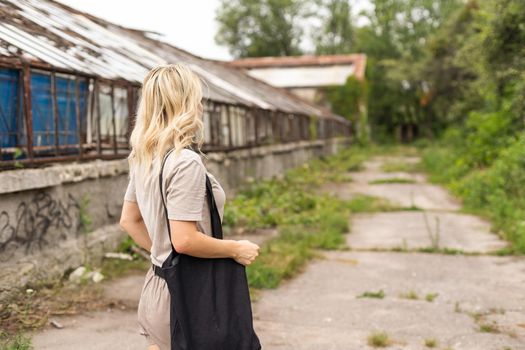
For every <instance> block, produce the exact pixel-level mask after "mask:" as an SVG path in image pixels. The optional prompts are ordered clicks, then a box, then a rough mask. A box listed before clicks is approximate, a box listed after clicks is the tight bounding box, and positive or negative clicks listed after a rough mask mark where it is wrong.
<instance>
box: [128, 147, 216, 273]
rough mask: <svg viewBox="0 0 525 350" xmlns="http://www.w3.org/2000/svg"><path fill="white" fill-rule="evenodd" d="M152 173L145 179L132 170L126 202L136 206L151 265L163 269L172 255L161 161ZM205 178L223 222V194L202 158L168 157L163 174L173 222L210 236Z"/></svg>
mask: <svg viewBox="0 0 525 350" xmlns="http://www.w3.org/2000/svg"><path fill="white" fill-rule="evenodd" d="M152 169H153V170H152V171H151V172H150V173H148V174H145V175H142V174H141V173H140V172H139V171H138V169H135V168H132V169H130V181H129V185H128V188H127V190H126V194H125V196H124V198H125V199H126V200H129V201H133V202H137V204H138V206H139V208H140V212H141V214H142V216H143V219H144V223H145V225H146V228H147V230H148V233H149V235H150V238H151V242H152V247H151V262H152V263H153V264H155V265H157V266H162V262H163V261H164V260H165V259H166V257H167V256H168V255H169V253H170V252H171V242H170V240H169V236H168V229H167V222H166V216H165V213H164V208H163V206H162V198H161V193H160V188H159V169H160V159H158V158H155V159H154V160H153V163H152ZM206 174H208V177H209V178H210V181H211V183H212V187H213V195H214V197H215V201H216V203H217V208H218V209H219V214H220V216H221V219H222V216H223V209H224V202H225V194H224V190H223V189H222V187H221V185H220V184H219V182H218V181H217V180H216V179H215V177H214V176H213V175H211V174H210V173H207V171H206V168H205V167H204V164H203V163H202V160H201V158H200V156H199V155H198V154H197V153H196V152H194V151H192V150H189V149H183V150H181V152H180V153H179V154H175V152H171V153H170V154H169V155H168V156H167V158H166V162H165V165H164V171H163V182H164V183H163V190H164V200H165V201H166V207H167V210H168V218H169V219H170V220H181V221H196V222H197V227H198V229H199V231H201V232H203V233H205V234H207V235H210V236H211V234H212V232H211V224H210V211H209V208H208V202H207V200H206V187H205V184H206V182H205V181H206ZM172 234H176V232H173V233H172Z"/></svg>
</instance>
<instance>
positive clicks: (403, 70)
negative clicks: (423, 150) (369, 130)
mask: <svg viewBox="0 0 525 350" xmlns="http://www.w3.org/2000/svg"><path fill="white" fill-rule="evenodd" d="M372 3H373V5H374V9H373V10H372V11H369V12H368V13H366V17H367V18H368V20H369V24H368V25H367V26H365V27H363V28H360V29H359V30H358V31H356V40H355V42H356V45H355V50H356V51H360V52H364V53H366V54H367V56H368V64H367V65H368V67H367V79H368V81H369V85H370V92H369V99H368V100H369V101H370V105H369V117H370V121H371V123H372V125H373V126H375V129H376V130H378V129H380V131H382V132H384V133H386V134H392V132H393V131H394V128H395V127H396V125H400V124H404V123H408V124H417V125H420V126H425V129H426V130H427V131H428V132H429V133H430V127H429V124H430V120H431V116H432V114H431V113H430V109H429V108H428V106H427V105H426V104H425V99H426V97H427V96H426V95H427V94H428V86H427V84H426V81H425V77H424V75H423V74H421V69H422V67H423V64H422V62H423V60H424V58H425V55H426V47H427V44H428V38H429V37H430V36H431V35H432V34H433V33H434V32H436V31H437V30H439V28H440V27H441V26H442V24H443V23H444V22H445V21H446V20H447V18H449V17H450V16H451V14H452V13H454V12H455V11H456V10H457V9H458V8H459V7H460V6H461V2H460V1H459V0H437V1H435V0H372Z"/></svg>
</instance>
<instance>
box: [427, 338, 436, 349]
mask: <svg viewBox="0 0 525 350" xmlns="http://www.w3.org/2000/svg"><path fill="white" fill-rule="evenodd" d="M425 346H426V347H427V348H435V347H436V346H438V341H437V340H436V339H434V338H429V339H425Z"/></svg>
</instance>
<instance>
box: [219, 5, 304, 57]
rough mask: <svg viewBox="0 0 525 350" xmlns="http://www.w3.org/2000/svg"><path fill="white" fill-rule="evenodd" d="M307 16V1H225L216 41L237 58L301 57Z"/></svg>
mask: <svg viewBox="0 0 525 350" xmlns="http://www.w3.org/2000/svg"><path fill="white" fill-rule="evenodd" d="M307 16H308V15H307V9H306V1H305V0H221V5H220V6H219V10H218V11H217V14H216V19H217V21H218V23H219V31H218V33H217V35H216V37H215V40H216V42H217V43H219V44H221V45H225V46H227V47H228V48H229V50H230V53H231V54H232V55H233V56H234V57H260V56H293V55H298V54H300V53H301V50H300V48H299V44H300V42H301V37H302V35H303V28H302V26H301V25H300V22H301V21H302V20H304V18H305V17H307Z"/></svg>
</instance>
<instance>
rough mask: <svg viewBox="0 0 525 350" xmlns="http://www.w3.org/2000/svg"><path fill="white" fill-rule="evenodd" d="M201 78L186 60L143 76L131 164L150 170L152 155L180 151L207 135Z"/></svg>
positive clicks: (131, 139) (131, 141) (129, 158)
mask: <svg viewBox="0 0 525 350" xmlns="http://www.w3.org/2000/svg"><path fill="white" fill-rule="evenodd" d="M201 115H202V85H201V80H200V78H199V77H198V76H197V75H196V74H195V73H194V72H192V71H191V69H190V68H188V67H187V66H185V65H183V64H170V65H164V66H158V67H156V68H153V69H152V70H151V71H150V72H149V73H148V74H147V75H146V77H145V78H144V82H143V83H142V92H141V98H140V102H139V107H138V110H137V117H136V124H135V127H134V128H133V132H132V133H131V136H130V144H131V152H130V154H129V157H128V161H129V165H130V168H131V167H132V166H133V165H138V166H139V167H140V168H141V169H142V170H145V172H149V170H150V168H151V165H152V163H153V159H154V158H155V157H157V156H160V157H162V156H163V155H164V154H165V153H166V152H167V151H168V150H169V149H171V148H174V152H175V153H179V152H180V151H181V150H182V149H183V148H186V147H191V145H192V144H196V145H197V147H198V149H199V150H200V147H201V146H202V142H203V139H204V135H203V122H202V116H201Z"/></svg>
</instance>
